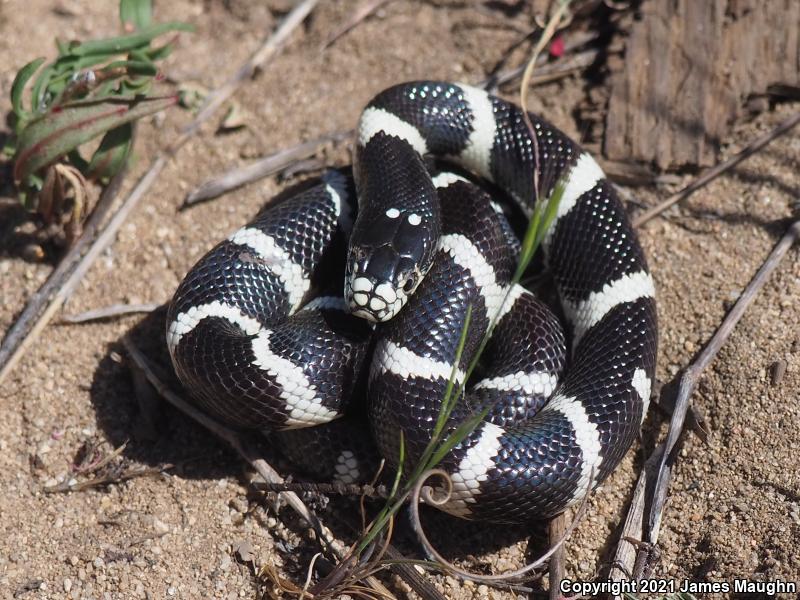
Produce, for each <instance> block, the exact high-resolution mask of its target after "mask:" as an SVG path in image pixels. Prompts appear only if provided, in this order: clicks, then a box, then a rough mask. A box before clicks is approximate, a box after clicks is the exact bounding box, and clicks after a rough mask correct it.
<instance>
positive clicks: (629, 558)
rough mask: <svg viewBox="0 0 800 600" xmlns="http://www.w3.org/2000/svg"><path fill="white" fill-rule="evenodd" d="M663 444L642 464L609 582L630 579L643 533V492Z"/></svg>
mask: <svg viewBox="0 0 800 600" xmlns="http://www.w3.org/2000/svg"><path fill="white" fill-rule="evenodd" d="M663 452H664V444H659V445H658V446H657V447H656V449H655V450H654V451H653V453H652V454H651V455H650V457H649V458H648V459H647V461H646V462H645V464H644V467H643V469H642V472H641V473H640V474H639V479H638V480H637V482H636V488H635V489H634V491H633V497H632V498H631V504H630V506H629V507H628V514H627V516H626V517H625V524H624V525H623V526H622V531H621V532H620V536H619V544H617V549H616V551H615V552H614V559H613V561H612V563H611V568H610V569H609V573H608V578H609V579H610V580H611V581H627V580H629V579H631V576H632V574H633V570H634V564H635V562H636V550H637V548H638V544H637V543H636V541H637V540H641V539H642V537H643V533H644V509H645V491H646V489H647V486H648V484H650V485H651V486H652V483H653V480H654V478H655V474H656V467H657V466H658V464H659V462H660V461H661V455H662V453H663Z"/></svg>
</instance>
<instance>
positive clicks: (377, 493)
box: [255, 481, 389, 498]
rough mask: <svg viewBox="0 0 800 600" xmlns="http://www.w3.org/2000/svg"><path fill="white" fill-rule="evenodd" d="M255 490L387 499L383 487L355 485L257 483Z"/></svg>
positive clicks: (304, 482)
mask: <svg viewBox="0 0 800 600" xmlns="http://www.w3.org/2000/svg"><path fill="white" fill-rule="evenodd" d="M255 487H256V489H258V490H261V491H264V492H298V493H307V492H311V493H315V494H336V495H338V496H364V497H367V498H388V497H389V490H388V489H386V486H385V485H379V486H372V485H361V484H357V483H339V482H334V483H317V482H315V481H287V482H284V483H257V484H256V486H255Z"/></svg>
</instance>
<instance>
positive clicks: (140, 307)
mask: <svg viewBox="0 0 800 600" xmlns="http://www.w3.org/2000/svg"><path fill="white" fill-rule="evenodd" d="M159 306H161V305H160V304H155V303H150V304H112V305H111V306H104V307H102V308H93V309H92V310H87V311H85V312H82V313H78V314H77V315H64V316H63V317H61V318H60V319H59V323H69V324H76V323H91V322H92V321H101V320H103V319H112V318H114V317H121V316H125V315H135V314H139V313H149V312H153V311H154V310H155V309H157V308H158V307H159Z"/></svg>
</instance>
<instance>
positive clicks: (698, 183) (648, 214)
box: [633, 113, 800, 227]
mask: <svg viewBox="0 0 800 600" xmlns="http://www.w3.org/2000/svg"><path fill="white" fill-rule="evenodd" d="M798 123H800V113H797V114H795V115H792V116H791V117H789V118H788V119H786V120H785V121H783V122H782V123H781V124H780V125H778V126H777V127H776V128H775V129H773V130H772V131H770V132H769V133H766V134H764V135H762V136H761V137H759V138H756V139H755V140H753V141H752V142H750V143H749V144H748V145H747V146H745V148H744V149H743V150H742V151H740V152H738V153H736V154H734V155H733V156H731V157H730V158H729V159H728V160H725V161H723V162H721V163H719V164H718V165H716V166H714V167H712V168H710V169H709V170H708V171H706V172H705V173H703V174H702V175H701V176H700V177H698V178H697V179H695V180H694V181H693V182H692V183H690V184H689V185H687V186H686V187H685V188H683V189H682V190H681V191H679V192H677V193H675V194H672V196H670V197H669V198H667V199H666V200H664V201H663V202H659V203H658V204H656V205H655V206H653V207H651V208H649V209H647V210H646V211H644V212H643V213H642V214H640V215H639V216H637V217H636V218H635V219H633V226H634V227H640V226H641V225H644V224H645V223H646V222H647V221H649V220H650V219H652V218H653V217H655V216H657V215H660V214H661V213H662V212H664V211H665V210H667V209H668V208H669V207H670V206H672V205H673V204H677V203H678V202H681V201H682V200H685V199H686V198H688V197H689V196H690V195H692V194H693V193H694V192H696V191H697V190H699V189H700V188H701V187H703V186H704V185H706V184H707V183H709V182H711V181H713V180H714V179H716V178H717V177H719V176H720V175H722V174H723V173H725V172H726V171H729V170H730V169H732V168H733V167H735V166H736V165H738V164H739V163H740V162H742V161H743V160H745V159H746V158H749V157H751V156H753V154H755V153H756V152H758V151H759V150H761V149H762V148H763V147H764V146H766V145H767V144H769V143H770V142H771V141H772V140H774V139H777V138H779V137H780V136H782V135H783V134H785V133H788V132H789V131H791V130H792V129H793V128H794V127H795V126H796V125H797V124H798Z"/></svg>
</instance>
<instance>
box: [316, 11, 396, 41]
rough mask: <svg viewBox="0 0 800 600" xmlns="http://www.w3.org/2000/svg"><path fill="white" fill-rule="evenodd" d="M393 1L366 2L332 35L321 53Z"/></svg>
mask: <svg viewBox="0 0 800 600" xmlns="http://www.w3.org/2000/svg"><path fill="white" fill-rule="evenodd" d="M391 1H392V0H367V1H366V2H364V3H363V4H362V5H361V6H359V7H358V8H357V9H356V11H355V12H354V13H353V14H352V16H351V17H350V20H349V21H347V23H345V24H344V25H342V26H341V27H339V29H337V30H336V31H335V32H334V33H333V34H331V37H329V38H328V40H327V41H326V42H325V43H324V44H323V45H322V48H320V51H322V50H327V49H328V48H330V47H331V46H332V45H333V44H334V43H335V42H336V40H338V39H339V38H340V37H342V36H343V35H345V34H346V33H348V32H350V31H351V30H353V29H354V28H355V27H356V26H358V24H359V23H361V22H363V21H364V20H366V19H367V17H369V16H370V15H371V14H372V13H374V12H375V11H376V10H378V9H379V8H380V7H381V6H383V5H385V4H388V3H389V2H391Z"/></svg>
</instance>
